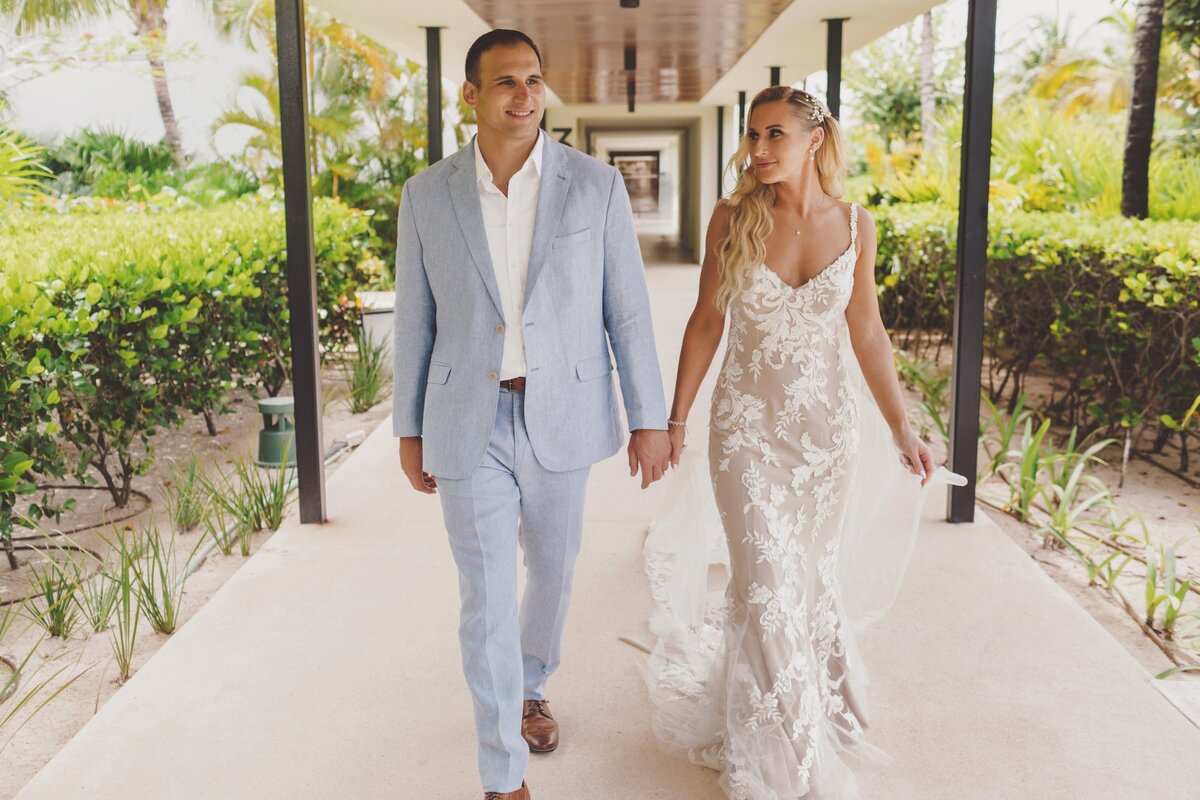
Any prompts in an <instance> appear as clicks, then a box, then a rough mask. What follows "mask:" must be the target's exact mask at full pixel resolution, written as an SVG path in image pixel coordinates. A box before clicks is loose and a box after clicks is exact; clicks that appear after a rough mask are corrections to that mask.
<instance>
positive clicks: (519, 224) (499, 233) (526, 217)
mask: <svg viewBox="0 0 1200 800" xmlns="http://www.w3.org/2000/svg"><path fill="white" fill-rule="evenodd" d="M544 135H545V134H544V133H542V131H538V139H537V144H535V145H534V146H533V151H532V152H531V153H530V154H529V158H528V159H526V160H525V163H524V164H523V165H522V166H521V168H520V169H519V170H517V172H516V174H515V175H513V176H512V178H511V179H509V181H508V196H507V197H505V196H504V193H503V192H501V191H500V190H499V189H498V188H496V185H495V184H494V183H493V182H492V180H493V178H492V171H491V170H490V169H489V168H488V165H487V162H486V161H484V160H483V154H482V153H481V152H479V140H478V139H476V140H475V178H476V181H477V182H478V186H479V205H480V208H481V209H482V210H483V226H484V228H485V229H486V230H487V242H488V251H489V253H490V254H491V257H492V268H493V269H494V270H495V271H496V284H497V285H498V286H499V287H500V304H501V306H502V307H503V310H504V331H503V333H504V358H503V359H502V361H501V362H500V380H502V381H506V380H508V379H509V378H519V377H523V376H524V375H525V325H524V322H523V318H524V313H525V280H526V278H527V277H528V275H529V249H530V247H532V245H533V223H534V221H535V220H536V219H537V206H538V194H539V191H540V189H541V185H542V149H543V148H542V142H543V136H544Z"/></svg>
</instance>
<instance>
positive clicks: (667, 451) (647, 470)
mask: <svg viewBox="0 0 1200 800" xmlns="http://www.w3.org/2000/svg"><path fill="white" fill-rule="evenodd" d="M670 463H671V440H670V439H669V438H668V437H667V432H666V431H655V430H647V429H643V430H637V431H634V432H633V433H632V434H631V435H630V436H629V475H630V477H633V476H636V475H637V474H638V470H639V469H640V470H641V471H642V488H643V489H645V488H646V487H647V486H649V485H650V484H652V483H654V482H655V481H656V480H658V479H659V478H661V477H662V476H663V475H664V474H666V471H667V467H668V466H669V465H670Z"/></svg>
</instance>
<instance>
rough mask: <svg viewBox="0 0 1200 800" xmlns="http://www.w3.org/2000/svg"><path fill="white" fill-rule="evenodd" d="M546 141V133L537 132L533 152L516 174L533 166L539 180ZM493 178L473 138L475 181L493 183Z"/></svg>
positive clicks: (477, 143) (477, 138)
mask: <svg viewBox="0 0 1200 800" xmlns="http://www.w3.org/2000/svg"><path fill="white" fill-rule="evenodd" d="M545 141H546V132H545V131H543V130H540V129H539V130H538V137H537V142H536V143H534V145H533V150H532V151H531V152H530V153H529V158H527V159H525V163H524V164H522V165H521V168H520V169H519V170H517V172H518V173H521V172H524V171H525V170H527V169H529V165H530V164H531V163H532V164H533V170H534V172H536V173H537V176H538V177H539V178H540V177H541V175H542V156H543V154H544V152H545V149H546V148H545V146H544V143H545ZM493 178H494V176H493V175H492V170H491V169H490V168H489V167H488V165H487V162H486V161H484V160H483V153H482V152H481V151H480V150H479V137H478V136H476V137H475V180H476V181H477V182H479V183H484V182H485V181H486V182H487V183H488V184H492V183H493Z"/></svg>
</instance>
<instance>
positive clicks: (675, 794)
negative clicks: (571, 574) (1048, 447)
mask: <svg viewBox="0 0 1200 800" xmlns="http://www.w3.org/2000/svg"><path fill="white" fill-rule="evenodd" d="M648 276H649V280H650V284H651V291H652V295H653V301H654V307H655V315H656V316H655V323H656V326H657V328H658V337H659V338H658V344H659V348H660V359H661V361H662V364H663V368H664V374H665V375H667V376H668V383H669V377H670V375H671V374H672V373H673V365H674V360H675V355H676V353H677V350H678V345H679V341H680V337H681V335H682V331H683V324H684V321H685V319H686V315H687V313H688V312H689V311H690V304H691V302H692V298H693V286H694V282H695V277H696V267H695V266H687V265H673V266H667V265H664V266H660V267H653V268H650V269H649V270H648ZM703 407H704V406H703V403H702V402H701V403H698V404H697V409H698V410H699V409H702V408H703ZM697 416H699V417H701V418H702V417H703V414H702V413H698V414H697ZM665 488H666V487H665V482H663V483H659V484H657V485H655V486H654V487H652V489H651V490H649V491H646V492H641V491H640V490H639V489H638V488H637V485H636V484H635V483H634V481H633V480H631V479H630V478H629V477H628V474H627V467H626V465H625V464H624V461H623V457H622V456H617V457H615V458H613V459H611V460H609V461H607V462H605V463H603V464H601V465H599V466H598V467H597V468H596V470H595V471H594V473H593V479H592V482H591V487H590V494H589V503H588V509H587V520H588V524H587V532H586V540H585V546H584V551H583V555H582V556H581V559H580V569H579V575H578V579H577V582H576V590H575V603H574V607H573V610H572V615H571V619H570V622H569V625H568V628H567V634H566V637H567V639H566V645H565V659H564V664H563V667H562V669H561V670H560V672H559V673H558V675H557V677H556V678H555V679H554V681H553V682H552V683H551V687H550V688H551V695H550V696H551V699H552V702H553V703H554V708H555V710H556V712H557V714H558V716H559V718H560V720H561V723H562V730H563V741H564V743H563V745H562V747H561V748H560V749H559V751H558V752H557V753H555V754H553V755H551V756H549V757H544V758H535V759H533V761H532V763H531V766H530V774H529V781H530V786H531V788H532V789H533V794H534V797H536V798H538V799H539V800H584V799H585V798H591V797H606V798H619V799H620V800H644V799H645V798H664V800H719V799H720V798H721V793H720V792H719V790H718V789H717V788H716V786H715V781H714V775H713V773H711V772H708V771H706V770H703V769H701V768H698V767H693V766H690V765H688V764H684V763H681V762H676V761H672V760H669V759H667V758H665V757H663V756H661V755H660V754H659V753H658V752H657V751H656V749H655V748H654V746H653V743H652V740H651V737H650V733H649V726H648V722H647V720H648V714H649V709H648V708H647V705H646V700H645V692H644V690H643V688H642V685H641V682H640V677H639V675H638V672H637V669H636V660H637V658H638V653H637V652H636V651H635V650H633V649H632V648H630V647H629V646H628V645H625V644H623V643H621V642H620V641H618V636H619V635H620V633H621V632H623V631H625V630H628V629H630V628H631V627H633V626H635V625H637V624H638V623H639V622H640V621H642V620H643V619H645V618H646V617H647V616H648V615H649V613H650V611H651V607H650V599H649V593H648V588H647V586H646V582H645V577H644V574H643V571H642V567H641V545H642V541H643V536H644V533H645V530H646V526H647V523H648V522H649V521H650V520H651V519H652V518H653V517H654V515H655V513H656V511H657V509H658V504H659V503H660V502H661V499H662V496H663V493H664V490H665ZM328 489H329V498H330V518H331V519H330V522H329V523H328V524H327V525H325V526H315V525H304V526H302V525H300V524H299V523H298V522H297V521H296V520H295V519H293V520H291V521H289V522H288V523H285V525H284V527H283V528H281V529H280V530H279V532H278V533H276V534H275V535H274V536H273V537H272V538H271V539H270V540H269V541H268V542H267V543H266V545H265V546H264V547H263V548H262V550H261V551H260V552H258V553H257V554H256V555H254V556H253V557H252V558H251V559H250V560H249V561H248V562H247V563H246V564H245V566H244V567H243V568H242V569H241V570H240V571H239V572H238V573H237V574H236V575H234V576H233V577H232V578H231V579H230V580H229V581H228V583H227V584H226V585H225V586H224V587H223V588H222V589H221V590H220V591H219V592H218V593H217V594H216V595H215V596H213V598H212V599H211V600H210V601H209V602H208V604H207V605H205V606H204V608H203V609H202V610H201V611H199V612H198V613H197V614H196V615H195V617H194V618H193V619H192V620H191V621H190V622H189V623H188V624H187V625H186V626H185V627H184V628H182V629H181V630H180V631H179V632H178V633H177V634H176V635H175V636H174V637H173V638H172V639H171V640H170V641H169V642H168V643H167V644H166V645H165V646H164V647H163V648H162V649H161V650H160V651H159V652H158V654H157V655H155V656H154V657H153V658H152V659H151V660H150V661H149V662H148V663H147V664H146V665H145V666H144V667H143V668H142V669H141V670H140V671H139V672H138V673H137V674H135V675H134V677H133V678H132V680H131V681H130V682H129V683H128V684H127V685H126V686H125V687H124V688H123V689H122V690H121V691H120V692H119V693H118V694H117V695H116V696H115V697H113V699H112V700H111V701H110V702H109V703H108V704H107V705H105V706H104V707H103V708H102V709H101V711H100V713H99V714H97V715H96V717H94V718H93V719H92V720H91V721H90V722H89V723H88V724H87V725H86V726H85V727H84V728H83V729H82V730H81V731H80V733H79V734H78V735H77V736H76V737H75V738H74V739H73V740H72V741H71V742H70V743H68V744H67V745H66V746H65V747H64V748H63V750H62V751H61V752H60V753H59V754H58V755H57V756H56V757H55V758H54V759H53V760H52V761H51V762H49V763H48V764H47V765H46V767H45V768H44V769H43V770H42V771H41V772H40V773H39V774H38V775H37V776H36V777H35V778H34V779H33V780H32V781H31V782H30V783H29V784H28V785H27V786H26V787H25V789H24V790H23V791H22V792H21V793H20V794H19V795H18V798H19V800H62V799H63V798H76V797H79V798H82V797H87V798H90V799H91V800H108V799H109V798H112V800H118V798H119V799H120V800H126V799H127V798H171V799H172V800H187V799H188V798H221V799H222V800H240V799H241V798H245V800H269V799H272V798H287V800H305V799H306V798H313V799H314V800H315V799H316V798H320V799H321V800H328V799H329V798H355V799H356V800H357V799H362V800H373V799H374V798H379V799H380V800H383V799H384V798H388V799H389V800H392V799H395V798H400V799H401V800H418V799H419V800H468V799H469V798H478V797H479V792H478V789H477V788H476V787H477V779H476V775H475V754H474V750H475V744H474V737H473V735H472V722H471V708H470V699H469V696H468V694H467V690H466V686H465V683H464V681H463V679H462V675H461V671H460V669H459V655H458V642H457V636H456V624H457V585H456V576H455V572H454V565H453V562H452V560H451V556H450V551H449V547H448V545H447V543H446V537H445V534H444V533H443V531H442V529H441V522H440V508H439V506H438V503H437V500H436V498H431V497H426V496H423V495H418V494H416V493H415V492H413V491H411V490H410V489H408V488H407V487H406V486H405V485H404V483H403V481H402V478H401V475H400V471H399V466H398V463H397V459H396V454H395V443H394V440H393V439H392V438H391V433H390V424H388V423H386V422H385V423H384V424H383V425H382V426H381V427H380V428H379V429H378V430H377V431H376V432H375V433H374V434H373V435H372V436H371V437H370V438H369V439H368V440H367V442H366V443H365V444H364V445H363V446H362V447H361V448H360V449H359V451H358V452H357V453H355V454H354V455H353V456H352V458H351V459H350V461H349V462H348V463H346V464H345V465H343V466H342V467H341V468H340V469H339V470H338V471H337V473H336V474H335V475H334V476H333V477H332V478H331V479H330V482H329V487H328ZM943 508H944V507H943V505H942V502H941V501H940V498H935V499H934V500H932V501H931V502H930V503H929V504H928V506H927V508H926V512H927V513H926V523H925V526H924V528H923V534H922V536H921V540H920V545H919V547H918V550H917V553H916V556H915V559H914V562H913V566H912V568H911V572H910V575H909V579H908V582H907V584H906V587H905V589H904V591H903V593H902V595H901V598H900V600H899V602H898V605H897V607H896V608H895V610H894V611H893V612H892V615H891V616H890V617H889V618H888V619H887V620H886V621H885V623H884V624H883V626H882V627H881V628H880V629H878V630H877V631H876V632H875V634H874V635H873V637H872V638H870V639H869V640H867V641H866V642H865V643H864V644H865V650H866V657H867V659H868V662H869V663H870V664H871V666H872V668H873V686H872V698H873V703H872V706H873V717H874V719H873V720H872V722H873V740H874V742H875V743H876V744H878V745H879V746H881V747H883V748H884V749H885V750H887V751H889V752H890V753H891V754H892V755H893V756H894V757H895V760H896V761H895V764H894V765H893V766H891V767H890V768H888V769H886V770H883V771H880V772H875V773H863V789H864V796H865V797H866V798H872V799H886V800H908V799H909V798H912V799H913V800H915V799H916V798H920V799H921V800H931V799H932V798H954V799H955V800H1004V799H1005V798H1013V799H1014V800H1015V799H1016V798H1020V799H1021V800H1036V799H1037V798H1055V799H1056V800H1057V799H1058V798H1090V799H1091V800H1103V799H1106V798H1111V799H1112V800H1127V799H1128V798H1143V797H1165V796H1174V795H1177V794H1178V793H1179V792H1180V791H1181V790H1183V788H1184V787H1186V786H1189V785H1193V786H1194V781H1195V774H1194V769H1195V757H1196V754H1197V753H1200V730H1198V729H1197V728H1196V727H1194V726H1193V725H1192V724H1191V723H1190V722H1189V721H1188V720H1187V719H1186V718H1185V717H1184V716H1183V715H1181V714H1180V713H1179V712H1178V711H1176V710H1175V709H1174V708H1173V707H1172V706H1171V705H1170V704H1169V703H1168V702H1167V701H1166V700H1165V699H1164V698H1163V697H1162V696H1161V695H1159V693H1158V692H1157V691H1155V689H1154V688H1152V687H1151V686H1150V685H1149V684H1148V683H1147V677H1148V676H1147V674H1146V673H1145V671H1144V670H1143V669H1142V668H1141V667H1140V666H1138V664H1137V663H1135V661H1134V659H1133V658H1132V657H1131V656H1130V655H1129V654H1128V653H1126V652H1125V651H1124V650H1123V649H1122V648H1121V646H1120V645H1119V644H1118V643H1117V642H1116V641H1114V640H1113V639H1112V638H1111V637H1110V636H1109V635H1108V634H1107V633H1106V632H1105V631H1104V630H1103V629H1102V628H1101V627H1100V626H1099V625H1098V624H1097V623H1096V622H1095V621H1093V620H1092V619H1091V618H1090V617H1089V616H1088V615H1087V614H1086V613H1085V612H1084V611H1083V610H1082V609H1080V608H1079V607H1078V606H1077V605H1076V604H1075V603H1074V601H1072V600H1071V599H1070V598H1069V597H1068V596H1067V595H1066V594H1065V593H1064V592H1063V591H1062V590H1060V589H1059V588H1058V587H1057V586H1056V585H1055V584H1053V583H1052V582H1051V581H1050V580H1049V579H1048V578H1047V577H1046V576H1045V575H1044V574H1043V573H1042V571H1041V570H1040V569H1039V568H1038V567H1037V565H1036V564H1034V563H1033V562H1032V561H1031V560H1030V559H1029V558H1028V557H1027V556H1026V555H1025V554H1024V552H1023V551H1021V550H1020V549H1019V548H1018V547H1017V546H1016V545H1015V544H1014V543H1012V542H1011V541H1010V540H1009V539H1008V538H1007V537H1006V536H1005V534H1003V533H1002V532H1001V531H1000V530H999V529H998V528H997V527H996V526H995V525H994V524H992V523H991V522H990V521H989V520H988V519H987V518H986V517H985V516H983V515H979V516H978V517H977V521H976V522H975V523H972V524H969V525H964V524H960V525H950V524H948V523H945V522H942V521H940V517H941V516H942V512H943Z"/></svg>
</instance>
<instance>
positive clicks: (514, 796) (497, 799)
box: [483, 781, 531, 800]
mask: <svg viewBox="0 0 1200 800" xmlns="http://www.w3.org/2000/svg"><path fill="white" fill-rule="evenodd" d="M530 797H531V795H530V794H529V787H528V786H526V785H525V782H524V781H522V782H521V788H520V789H517V790H516V791H515V792H487V793H485V794H484V795H483V800H530Z"/></svg>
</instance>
